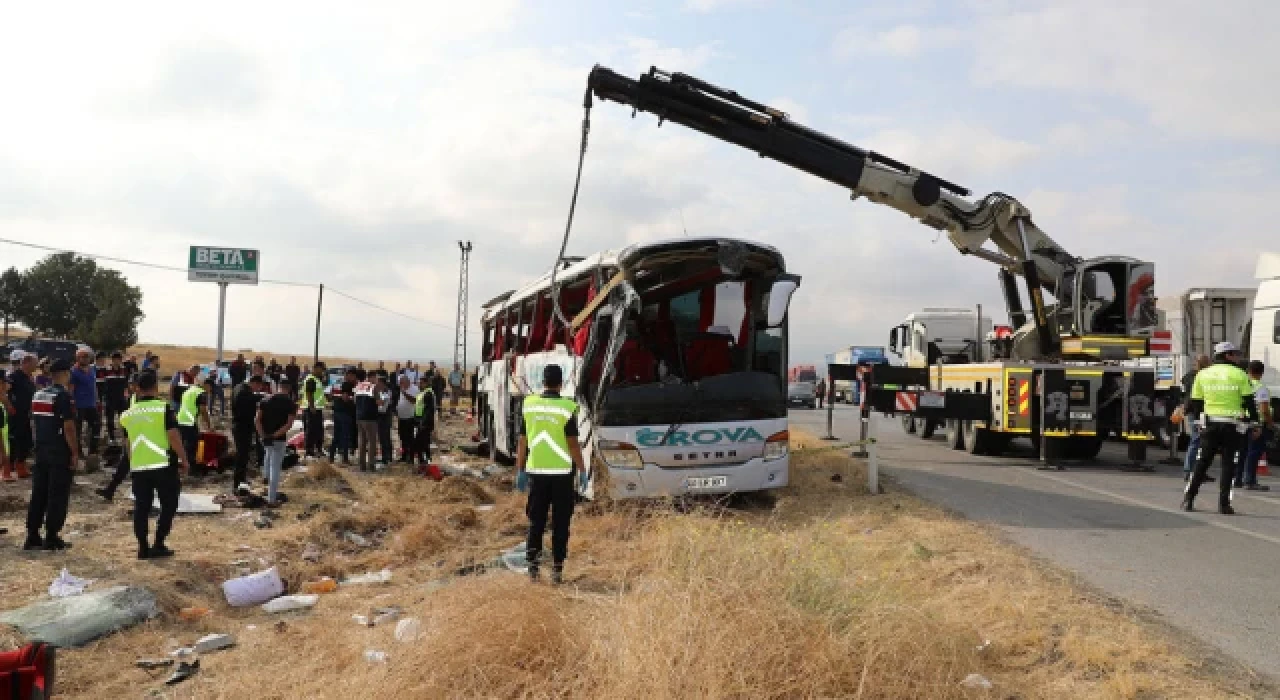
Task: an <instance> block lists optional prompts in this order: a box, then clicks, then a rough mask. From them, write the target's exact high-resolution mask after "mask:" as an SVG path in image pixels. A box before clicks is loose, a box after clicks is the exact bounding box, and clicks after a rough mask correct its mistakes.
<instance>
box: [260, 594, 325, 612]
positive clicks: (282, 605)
mask: <svg viewBox="0 0 1280 700" xmlns="http://www.w3.org/2000/svg"><path fill="white" fill-rule="evenodd" d="M319 600H320V596H318V595H285V596H280V597H279V598H276V599H275V600H270V601H267V602H266V603H263V604H262V609H263V610H264V611H265V612H269V613H283V612H293V611H294V610H306V609H307V608H311V607H314V606H315V604H316V603H317V602H318V601H319Z"/></svg>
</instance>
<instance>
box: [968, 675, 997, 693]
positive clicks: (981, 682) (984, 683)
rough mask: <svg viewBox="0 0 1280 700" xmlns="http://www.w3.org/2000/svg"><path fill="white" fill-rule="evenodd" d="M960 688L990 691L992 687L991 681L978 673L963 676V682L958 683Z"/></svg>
mask: <svg viewBox="0 0 1280 700" xmlns="http://www.w3.org/2000/svg"><path fill="white" fill-rule="evenodd" d="M960 686H961V687H962V688H981V689H982V690H990V689H991V687H992V685H991V681H989V680H987V679H986V678H984V677H983V676H982V675H981V674H978V673H970V674H969V675H967V676H965V677H964V680H962V681H960Z"/></svg>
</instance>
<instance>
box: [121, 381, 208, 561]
mask: <svg viewBox="0 0 1280 700" xmlns="http://www.w3.org/2000/svg"><path fill="white" fill-rule="evenodd" d="M157 383H158V382H157V381H156V375H155V372H151V371H145V372H143V373H142V374H141V375H139V377H138V392H139V396H138V400H137V401H136V402H135V403H134V404H133V405H132V406H131V407H129V410H127V411H125V412H124V415H122V416H120V426H121V427H123V428H124V432H125V450H126V451H127V453H128V455H129V467H130V473H131V474H132V477H133V498H134V506H133V534H134V537H136V538H137V539H138V558H139V559H159V558H162V557H171V556H173V550H172V549H169V548H168V547H166V546H165V544H164V540H165V538H166V537H168V536H169V530H170V528H171V527H172V525H173V516H174V515H175V514H176V513H177V512H178V496H179V494H180V493H181V492H182V480H181V477H180V476H179V470H181V473H183V474H185V473H187V469H188V468H189V467H190V464H189V463H188V462H187V452H186V450H185V449H183V446H182V437H181V436H180V435H179V434H178V420H177V417H176V416H175V415H174V413H173V408H172V407H171V406H169V404H168V402H166V401H165V400H164V399H161V398H159V397H158V396H156V384H157ZM195 388H197V387H192V389H195ZM190 390H191V389H188V391H190ZM183 404H184V406H185V404H186V395H185V394H184V395H183ZM206 410H207V409H206ZM156 498H159V500H160V518H159V519H158V520H156V539H155V543H154V544H151V545H148V544H147V518H149V517H150V516H151V504H152V502H153V501H154V500H155V499H156Z"/></svg>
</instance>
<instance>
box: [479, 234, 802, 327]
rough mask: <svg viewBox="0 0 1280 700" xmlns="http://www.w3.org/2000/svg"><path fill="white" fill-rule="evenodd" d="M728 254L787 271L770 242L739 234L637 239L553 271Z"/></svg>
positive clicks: (514, 297) (527, 290)
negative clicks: (752, 257) (760, 259)
mask: <svg viewBox="0 0 1280 700" xmlns="http://www.w3.org/2000/svg"><path fill="white" fill-rule="evenodd" d="M726 252H728V253H730V256H731V257H737V256H744V255H746V254H754V255H757V256H763V257H765V258H766V259H767V260H768V262H769V264H770V265H771V266H773V267H776V268H777V269H778V271H779V272H785V271H786V265H785V262H784V260H783V257H782V253H780V252H779V251H778V249H777V248H774V247H773V246H770V245H765V244H763V243H755V242H752V241H747V240H742V239H738V238H674V239H669V240H665V241H657V242H654V243H637V244H633V245H629V246H627V247H626V248H623V249H621V250H606V251H602V252H599V253H595V254H594V255H590V256H588V257H586V258H576V259H571V260H572V262H571V263H570V264H568V265H566V266H565V267H564V268H562V269H561V270H560V271H559V272H557V273H556V280H557V281H562V280H574V279H579V278H581V277H582V276H584V275H586V274H587V273H589V272H591V271H592V270H594V269H596V268H601V267H603V268H614V267H618V268H622V269H624V270H632V269H635V268H637V267H643V266H645V265H646V264H654V263H663V262H674V261H676V260H678V259H679V258H680V257H682V256H683V255H722V254H723V253H726ZM550 283H551V273H550V272H546V273H544V274H543V275H542V276H540V277H539V278H538V279H536V280H534V281H533V282H531V283H529V284H527V285H525V286H523V287H520V288H519V289H515V290H511V291H508V292H504V293H502V294H500V295H498V296H497V297H494V298H493V299H492V300H490V301H488V302H486V303H485V304H484V305H483V307H482V308H483V309H484V314H483V316H484V318H486V319H487V318H490V317H491V316H493V315H495V314H497V313H498V312H499V311H501V310H502V309H503V308H505V307H507V306H510V305H511V304H515V303H518V302H522V301H525V300H526V299H529V298H532V297H534V296H536V295H537V294H538V292H540V291H542V290H544V289H546V288H547V286H548V285H550Z"/></svg>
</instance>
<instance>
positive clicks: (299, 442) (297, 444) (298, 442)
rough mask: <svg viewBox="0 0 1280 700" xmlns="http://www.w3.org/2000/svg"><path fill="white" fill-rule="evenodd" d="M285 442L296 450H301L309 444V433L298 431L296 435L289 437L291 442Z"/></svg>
mask: <svg viewBox="0 0 1280 700" xmlns="http://www.w3.org/2000/svg"><path fill="white" fill-rule="evenodd" d="M285 444H286V445H288V446H289V447H292V448H293V449H295V450H301V449H303V448H305V447H306V446H307V434H306V433H298V434H297V435H294V436H293V437H291V438H289V442H287V443H285Z"/></svg>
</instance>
